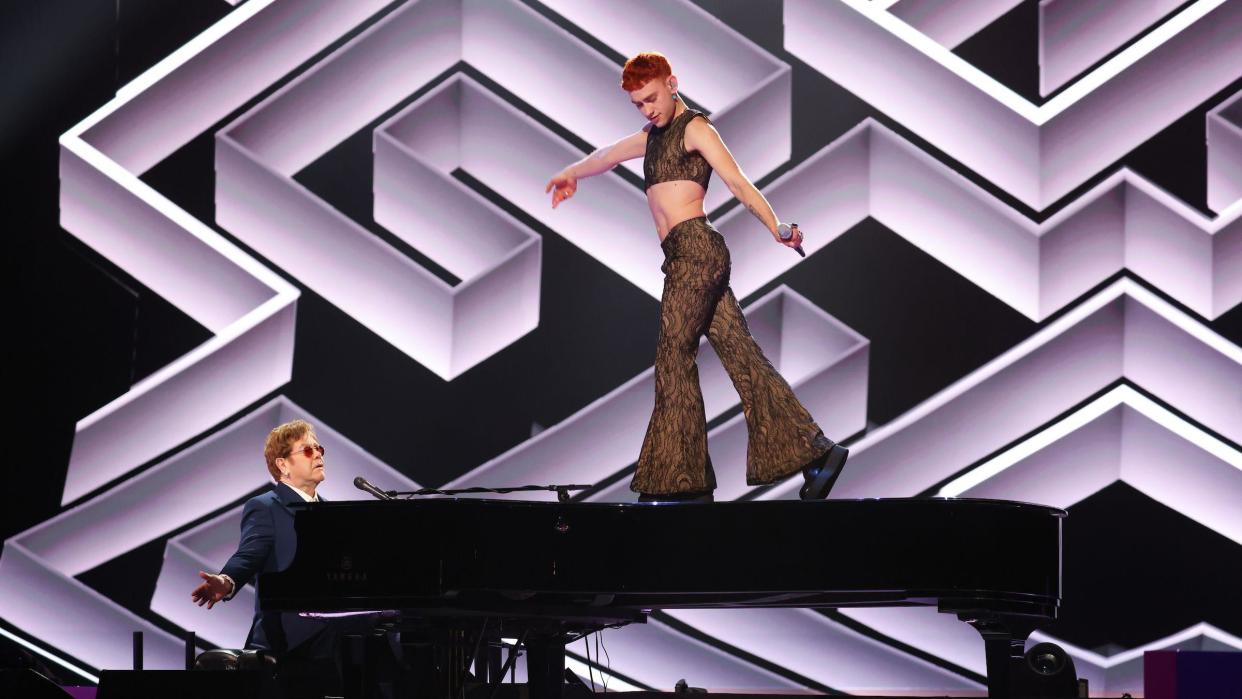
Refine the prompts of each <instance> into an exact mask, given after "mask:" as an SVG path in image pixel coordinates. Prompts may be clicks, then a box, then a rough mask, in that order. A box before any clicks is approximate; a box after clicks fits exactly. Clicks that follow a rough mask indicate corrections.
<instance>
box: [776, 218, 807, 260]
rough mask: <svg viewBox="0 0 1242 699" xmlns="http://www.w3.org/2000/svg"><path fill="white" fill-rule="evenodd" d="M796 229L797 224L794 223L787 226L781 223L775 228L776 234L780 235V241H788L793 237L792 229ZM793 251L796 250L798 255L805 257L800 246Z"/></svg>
mask: <svg viewBox="0 0 1242 699" xmlns="http://www.w3.org/2000/svg"><path fill="white" fill-rule="evenodd" d="M797 227H798V224H796V223H788V224H786V223H782V224H779V225H778V226H777V227H776V232H777V234H778V235H780V237H781V240H789V239H790V238H792V237H793V229H795V228H797ZM794 250H796V251H797V252H798V254H799V255H801V256H803V257H806V253H805V252H803V251H802V246H801V245H799V246H798V247H796V248H794Z"/></svg>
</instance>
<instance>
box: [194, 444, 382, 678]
mask: <svg viewBox="0 0 1242 699" xmlns="http://www.w3.org/2000/svg"><path fill="white" fill-rule="evenodd" d="M263 455H264V457H265V458H266V460H267V470H268V473H269V474H270V475H271V477H272V480H274V481H275V482H276V486H275V487H274V488H273V489H272V490H270V491H268V492H266V493H263V494H262V495H256V496H255V497H253V498H251V499H250V500H249V501H248V502H247V503H246V506H245V508H244V509H243V511H242V524H241V542H240V543H239V544H238V547H237V552H236V553H234V554H233V556H232V557H231V558H229V560H228V562H227V563H225V564H224V568H223V569H221V571H220V573H218V574H212V573H207V572H204V571H199V573H198V574H199V577H201V578H202V579H203V582H202V584H200V585H199V586H198V587H196V588H194V591H193V592H191V593H190V597H191V598H192V599H193V600H194V601H195V602H197V603H198V605H199V606H200V607H201V606H203V605H204V604H206V605H207V608H208V609H210V608H212V607H213V606H215V604H216V603H217V602H221V601H228V600H230V599H232V598H233V597H235V596H236V595H237V592H238V590H240V589H241V587H242V586H243V585H245V584H246V583H248V582H250V581H252V580H253V581H254V582H255V587H256V588H258V587H259V586H260V585H262V579H263V574H264V573H271V572H275V571H278V570H281V569H282V568H285V567H287V566H288V565H289V563H290V562H291V561H292V559H293V556H294V553H295V551H296V549H297V539H296V534H295V532H294V529H293V514H294V511H295V510H296V509H298V508H299V507H305V506H306V503H313V502H323V499H322V498H321V497H320V496H319V494H318V493H317V492H316V487H317V486H318V485H319V484H320V483H322V482H323V480H324V459H323V457H324V448H323V447H322V446H321V445H320V444H319V440H318V438H317V437H316V436H315V431H314V428H313V427H311V425H310V424H309V423H307V422H305V421H303V420H294V421H292V422H287V423H285V424H283V425H280V426H279V427H277V428H276V429H274V430H272V431H271V432H270V433H269V434H268V435H267V440H266V442H265V443H264V445H263ZM371 621H372V620H371V619H369V618H367V617H347V618H339V619H323V618H315V617H303V616H300V615H298V614H297V613H290V612H283V613H271V612H263V611H262V610H261V609H259V600H258V596H257V595H256V597H255V610H254V621H253V623H252V624H251V626H250V633H249V634H248V635H247V636H246V648H255V649H262V650H266V651H270V652H271V653H272V654H274V655H276V656H277V657H279V658H281V662H282V663H284V662H285V661H286V660H293V661H294V662H295V663H296V662H307V663H308V664H311V665H312V666H316V665H317V666H318V669H319V670H320V671H328V672H331V669H336V670H337V672H338V673H339V668H338V667H337V651H338V645H339V641H340V637H341V635H342V634H343V633H345V632H346V631H347V630H350V631H352V630H355V629H357V630H365V628H364V627H367V626H369V625H370V624H371ZM334 679H339V676H338V678H334Z"/></svg>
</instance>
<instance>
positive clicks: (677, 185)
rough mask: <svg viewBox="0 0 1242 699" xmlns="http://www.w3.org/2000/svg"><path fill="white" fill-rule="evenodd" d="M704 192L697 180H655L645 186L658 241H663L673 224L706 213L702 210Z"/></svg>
mask: <svg viewBox="0 0 1242 699" xmlns="http://www.w3.org/2000/svg"><path fill="white" fill-rule="evenodd" d="M706 193H707V192H705V191H704V190H703V188H702V187H700V186H699V183H698V182H692V181H690V180H670V181H668V182H657V183H655V184H653V185H651V186H650V187H648V188H647V206H649V207H650V208H651V218H652V219H654V220H655V225H656V233H658V234H659V235H660V242H664V238H665V237H666V236H667V235H668V232H669V230H670V229H672V227H673V226H676V225H677V224H679V223H681V222H682V221H688V220H690V219H692V218H697V217H699V216H704V215H706V214H705V212H704V211H703V196H704V195H705V194H706Z"/></svg>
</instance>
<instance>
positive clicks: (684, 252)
mask: <svg viewBox="0 0 1242 699" xmlns="http://www.w3.org/2000/svg"><path fill="white" fill-rule="evenodd" d="M661 247H662V248H663V249H664V265H663V266H662V267H661V268H660V269H661V271H662V272H664V294H663V297H662V298H661V301H660V304H661V305H660V340H659V344H658V345H657V346H656V360H655V409H654V410H653V411H652V414H651V422H650V423H649V424H648V426H647V434H646V437H645V438H644V439H643V446H642V451H641V452H639V456H638V469H637V471H635V473H634V479H633V480H632V481H631V482H630V490H633V491H635V492H639V493H644V494H647V495H673V494H684V493H704V492H709V491H711V490H714V489H715V487H716V475H715V473H714V472H713V470H712V464H711V456H710V455H709V454H708V452H707V418H706V415H705V413H704V409H703V393H702V390H701V389H700V387H699V370H698V365H697V364H696V358H697V356H698V351H699V341H700V339H701V338H702V337H703V335H704V334H706V335H707V337H708V340H709V341H710V342H711V343H712V347H713V348H714V349H715V350H716V354H717V355H718V356H719V357H720V361H721V363H722V364H723V365H724V368H725V371H727V372H728V374H729V378H730V379H731V380H732V381H733V386H734V388H736V389H737V392H738V396H739V397H740V398H741V400H742V411H743V412H744V413H745V416H746V427H747V431H748V435H749V442H748V444H747V448H746V482H747V483H748V484H750V485H763V484H767V483H774V482H776V481H779V480H781V479H783V478H785V477H787V476H790V475H792V474H794V473H796V472H797V471H798V470H799V469H801V468H802V467H803V466H804V465H806V464H807V463H809V462H811V461H813V460H814V459H816V458H817V457H819V456H821V455H822V454H824V453H825V452H826V451H828V450H829V449H830V448H832V442H831V441H830V440H828V439H827V438H826V437H824V433H823V431H821V430H820V429H819V426H818V425H816V424H815V421H814V420H813V419H812V418H811V415H810V413H808V412H807V410H806V408H804V407H803V406H802V403H800V402H799V401H798V398H797V396H795V395H794V392H793V390H792V389H791V388H790V387H789V383H788V382H786V381H785V379H784V378H782V377H781V375H780V374H779V373H777V371H776V369H775V368H773V367H772V364H771V362H769V361H768V360H767V358H766V357H764V356H763V350H761V349H760V348H759V345H758V343H756V342H755V338H753V337H751V334H750V330H749V328H747V326H746V318H745V316H743V315H742V308H741V306H739V305H738V302H737V299H736V298H735V297H734V296H733V290H732V289H730V288H729V265H730V263H729V250H728V248H727V247H725V242H724V237H723V236H721V235H720V233H718V232H717V231H716V229H715V228H713V227H712V225H711V224H710V223H708V221H707V218H706V217H699V218H692V219H690V220H688V221H683V222H681V223H679V224H677V225H676V226H673V228H672V229H671V230H670V231H669V233H668V236H666V237H665V239H664V242H663V243H662V244H661Z"/></svg>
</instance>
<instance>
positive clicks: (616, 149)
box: [544, 130, 647, 209]
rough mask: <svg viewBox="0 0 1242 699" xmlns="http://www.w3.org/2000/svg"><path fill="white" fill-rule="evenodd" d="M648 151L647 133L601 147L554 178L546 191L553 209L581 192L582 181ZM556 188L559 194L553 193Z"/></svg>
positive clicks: (632, 135)
mask: <svg viewBox="0 0 1242 699" xmlns="http://www.w3.org/2000/svg"><path fill="white" fill-rule="evenodd" d="M646 151H647V131H646V130H642V131H639V132H637V133H633V134H630V135H629V136H626V137H625V138H623V139H621V140H619V141H617V142H616V143H613V144H612V145H608V146H604V147H603V148H597V149H596V150H595V152H593V153H591V154H590V155H588V156H587V157H585V158H583V159H582V160H579V161H578V162H576V163H574V164H573V165H570V166H569V167H567V168H565V169H564V170H561V171H560V172H558V173H556V174H555V175H553V176H552V179H550V180H548V186H547V187H546V188H545V189H544V192H545V193H546V192H552V208H553V209H555V208H556V205H557V204H559V203H561V202H563V201H565V200H566V199H568V198H570V197H571V196H573V194H574V192H576V191H578V178H580V177H594V176H595V175H598V174H600V173H604V172H608V171H609V170H611V169H613V168H614V167H616V166H617V164H618V163H622V162H625V161H626V160H631V159H633V158H637V157H639V156H641V155H643V154H644V153H645V152H646ZM553 189H555V190H556V191H554V192H553V191H552V190H553Z"/></svg>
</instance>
